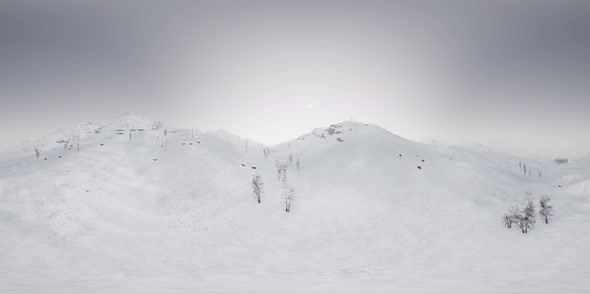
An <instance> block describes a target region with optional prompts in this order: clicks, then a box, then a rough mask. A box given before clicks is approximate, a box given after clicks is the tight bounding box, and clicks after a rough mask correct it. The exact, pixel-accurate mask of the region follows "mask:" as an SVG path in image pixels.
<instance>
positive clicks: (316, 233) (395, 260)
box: [0, 113, 590, 293]
mask: <svg viewBox="0 0 590 294" xmlns="http://www.w3.org/2000/svg"><path fill="white" fill-rule="evenodd" d="M96 126H98V125H96ZM154 126H157V127H154ZM168 127H169V126H166V125H165V124H157V123H156V124H155V123H154V122H152V121H150V120H149V119H145V118H141V117H139V116H136V115H133V114H131V113H127V114H124V115H123V116H121V117H119V118H117V119H116V120H115V122H113V123H111V124H107V125H105V126H104V127H100V128H99V127H97V128H93V127H89V128H86V129H88V130H94V129H98V130H99V132H86V133H85V134H87V135H85V136H80V139H79V143H80V151H77V150H75V149H72V150H64V149H63V147H62V148H57V147H58V146H56V147H55V148H46V149H44V150H43V152H42V154H41V157H42V158H45V157H46V158H48V160H40V161H37V160H36V158H35V154H34V152H32V151H30V150H26V151H24V152H22V151H21V152H17V151H13V152H10V153H7V154H4V155H2V156H0V235H2V236H3V238H2V242H0V265H1V266H0V292H2V293H4V292H6V293H29V292H43V293H81V292H82V293H130V292H131V293H138V292H139V293H163V292H165V293H195V292H197V293H433V292H438V293H474V292H477V293H482V292H483V293H514V292H531V293H587V292H588V290H589V289H590V282H589V278H590V268H589V267H588V266H587V264H588V262H590V251H589V250H588V248H590V213H589V212H590V211H589V210H590V163H589V162H584V161H577V162H574V163H571V164H568V165H555V164H553V163H552V162H549V161H547V162H544V161H541V160H536V159H529V158H524V157H516V156H511V155H507V154H503V153H498V152H494V151H493V150H481V149H479V148H471V147H468V146H444V145H428V144H419V143H416V142H412V141H409V140H406V139H404V138H400V137H398V136H396V135H395V134H392V133H390V132H388V131H386V130H384V129H382V128H380V127H377V126H374V125H369V124H364V123H358V122H342V123H339V124H334V125H332V126H328V127H324V128H317V129H315V130H314V131H313V132H311V133H309V134H305V135H302V136H300V137H299V138H298V139H296V140H293V141H290V142H285V143H282V144H279V145H276V146H272V147H271V149H272V153H271V155H270V157H269V158H265V157H264V156H263V152H262V147H261V146H260V144H259V143H256V142H254V141H252V140H248V151H247V152H246V149H245V143H244V142H245V139H240V140H239V141H238V138H239V136H237V135H233V134H231V133H229V132H227V131H214V132H205V133H201V132H195V134H194V138H191V130H190V129H186V130H183V129H174V130H173V131H169V132H168V133H167V135H166V136H165V137H164V146H163V147H162V144H161V143H162V136H164V131H163V130H164V129H167V128H168ZM139 128H143V129H145V130H144V131H138V130H137V129H139ZM74 129H75V130H79V129H85V128H79V127H75V128H74ZM131 129H136V130H135V131H132V130H131ZM74 133H76V132H74ZM118 133H123V134H118ZM129 133H131V135H132V136H131V138H129V135H128V134H129ZM54 138H55V137H52V138H51V139H47V141H48V142H49V141H52V140H54ZM183 143H184V144H183ZM190 143H193V144H192V145H191V144H190ZM101 144H103V145H101ZM289 154H292V155H293V158H294V163H293V164H292V165H289V167H288V170H287V182H288V183H289V185H290V186H292V187H293V188H294V189H295V199H294V200H293V202H292V204H291V212H290V213H286V212H285V207H284V202H283V200H284V199H283V198H282V196H281V195H283V194H282V188H281V187H282V184H281V182H280V181H278V180H277V171H276V167H275V161H281V162H288V156H289ZM399 154H401V155H402V156H399ZM451 154H452V159H451ZM59 156H62V158H59ZM297 159H299V160H300V163H301V169H300V173H299V174H298V173H297V170H296V168H295V161H296V160H297ZM422 160H424V162H423V161H422ZM519 161H523V162H526V163H527V166H529V167H530V168H533V169H534V170H536V169H540V170H542V171H543V176H542V177H541V178H539V177H538V176H537V174H536V173H535V172H533V175H532V176H531V177H529V176H524V175H523V174H522V172H521V170H520V169H519V168H518V162H519ZM243 165H245V166H243ZM418 165H420V166H421V167H422V168H421V169H418V168H417V166H418ZM252 166H255V167H256V169H255V170H254V169H252ZM255 173H259V174H260V175H261V176H262V180H263V182H264V193H263V196H262V203H261V204H258V203H257V201H256V198H255V196H254V194H253V192H252V188H251V186H250V183H251V181H252V178H253V176H254V174H255ZM560 184H561V185H563V187H561V188H560V187H558V185H560ZM527 191H531V192H532V193H533V195H534V196H535V197H536V199H538V198H539V197H540V196H541V195H545V194H546V195H549V196H550V197H551V199H552V204H553V205H554V207H555V217H554V219H553V220H552V221H551V222H550V224H549V225H546V224H544V223H542V222H541V221H540V220H538V221H537V224H536V226H535V228H534V229H533V230H532V231H531V232H530V233H529V234H526V235H525V234H522V233H520V232H519V231H518V230H517V229H512V230H507V229H505V228H504V227H503V225H502V222H501V217H502V214H503V213H504V212H505V211H506V210H507V209H508V208H509V207H510V206H512V205H514V204H521V205H522V204H523V203H524V201H523V199H524V196H525V192H527Z"/></svg>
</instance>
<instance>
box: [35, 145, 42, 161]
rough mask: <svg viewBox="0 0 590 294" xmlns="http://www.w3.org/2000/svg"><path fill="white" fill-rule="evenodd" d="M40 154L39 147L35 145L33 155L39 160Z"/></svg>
mask: <svg viewBox="0 0 590 294" xmlns="http://www.w3.org/2000/svg"><path fill="white" fill-rule="evenodd" d="M40 156H41V151H39V148H37V147H36V146H35V157H37V161H39V157H40Z"/></svg>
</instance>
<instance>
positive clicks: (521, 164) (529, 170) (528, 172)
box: [518, 161, 543, 178]
mask: <svg viewBox="0 0 590 294" xmlns="http://www.w3.org/2000/svg"><path fill="white" fill-rule="evenodd" d="M518 167H519V168H520V169H521V170H522V172H523V174H524V175H525V176H527V175H528V176H529V177H531V176H532V174H533V168H531V167H528V168H527V165H526V162H522V161H519V162H518ZM536 170H537V171H536V174H537V175H538V176H539V178H541V177H542V176H543V172H541V170H540V169H536Z"/></svg>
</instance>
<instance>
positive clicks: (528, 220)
mask: <svg viewBox="0 0 590 294" xmlns="http://www.w3.org/2000/svg"><path fill="white" fill-rule="evenodd" d="M519 225H520V229H521V230H522V232H523V233H524V234H527V233H528V230H529V229H532V228H533V226H534V225H535V203H534V202H533V200H532V199H531V198H528V199H527V205H526V207H525V208H524V210H523V211H522V217H521V218H520V222H519Z"/></svg>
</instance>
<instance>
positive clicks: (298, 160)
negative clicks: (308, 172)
mask: <svg viewBox="0 0 590 294" xmlns="http://www.w3.org/2000/svg"><path fill="white" fill-rule="evenodd" d="M299 166H300V165H299V158H297V174H299Z"/></svg>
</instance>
